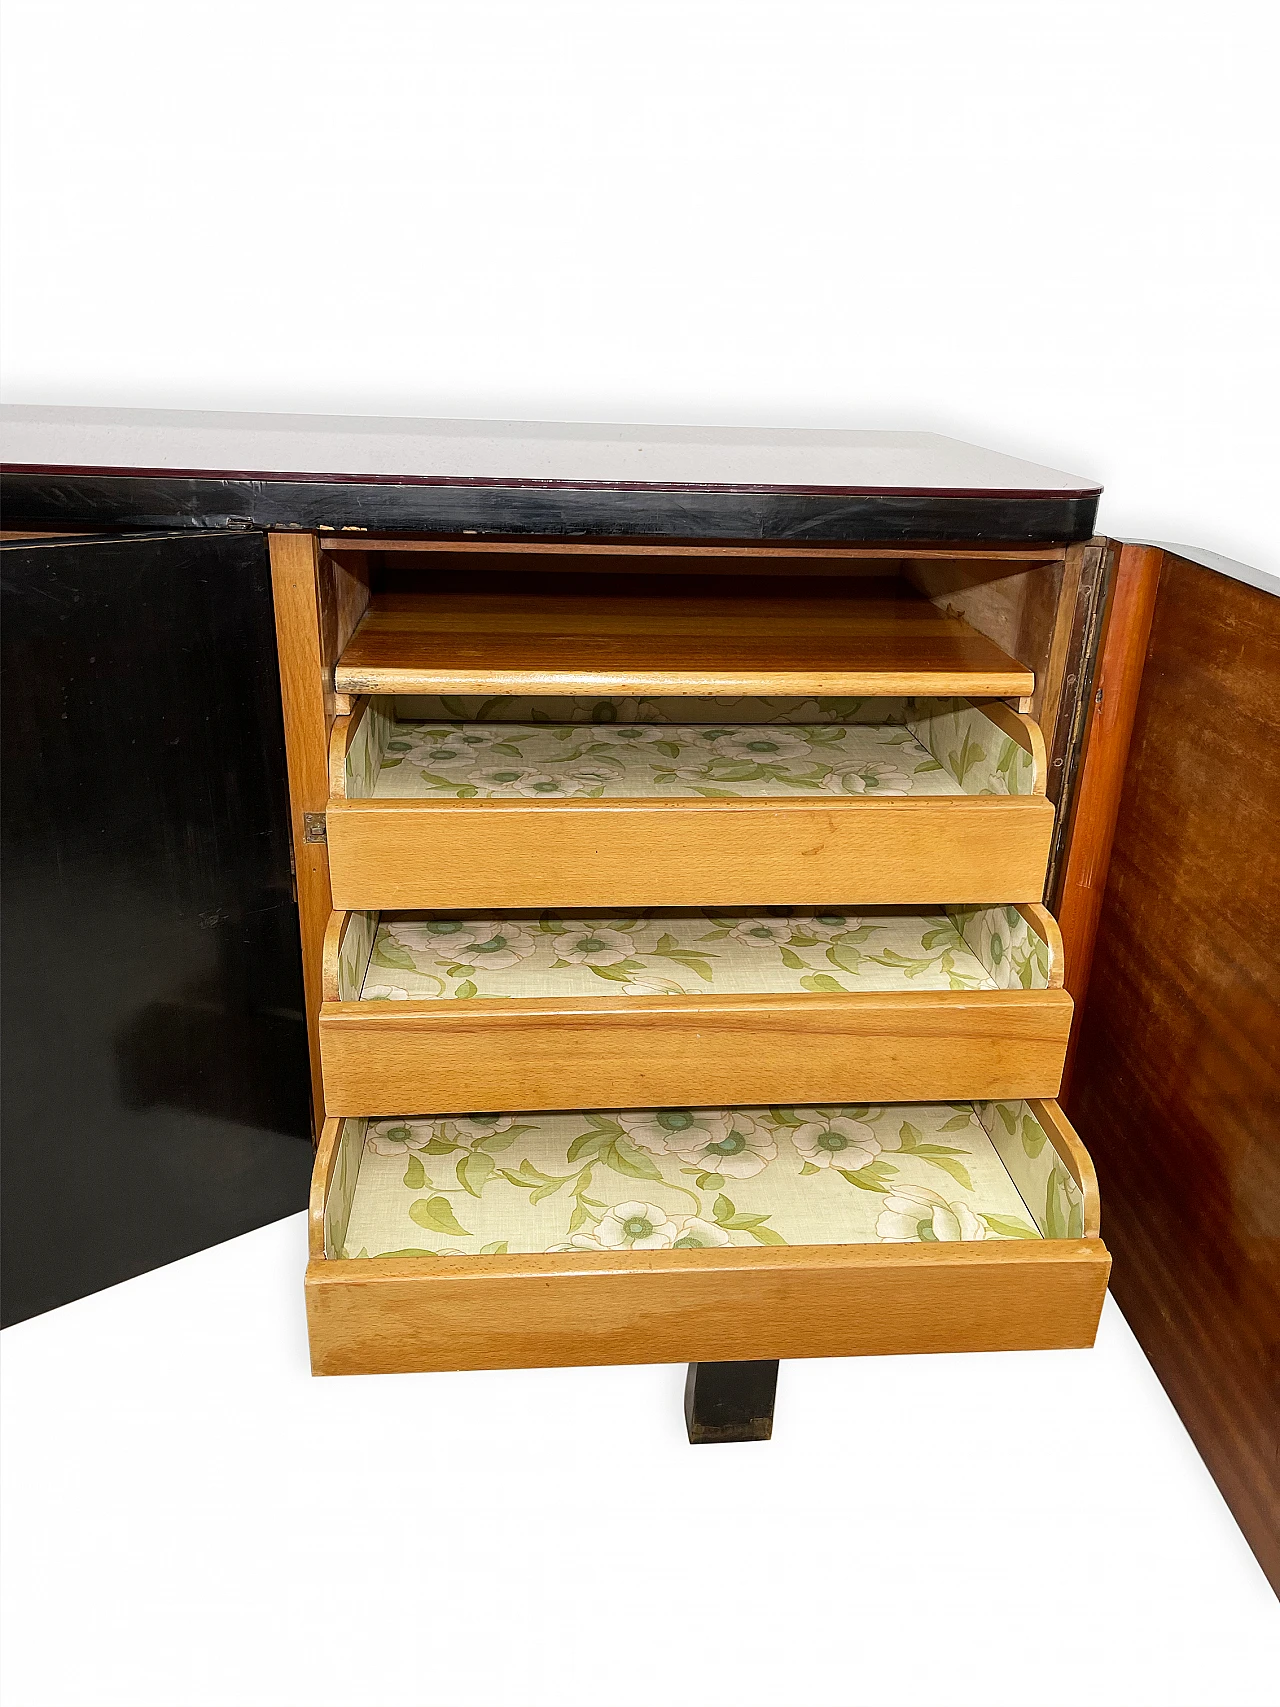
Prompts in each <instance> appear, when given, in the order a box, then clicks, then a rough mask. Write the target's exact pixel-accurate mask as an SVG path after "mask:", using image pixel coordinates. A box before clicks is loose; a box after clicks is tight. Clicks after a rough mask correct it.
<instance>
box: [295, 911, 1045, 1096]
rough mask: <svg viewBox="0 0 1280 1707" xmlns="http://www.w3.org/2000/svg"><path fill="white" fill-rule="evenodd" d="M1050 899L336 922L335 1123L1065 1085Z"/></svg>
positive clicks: (330, 981) (331, 1032)
mask: <svg viewBox="0 0 1280 1707" xmlns="http://www.w3.org/2000/svg"><path fill="white" fill-rule="evenodd" d="M1061 984H1062V969H1061V942H1060V937H1059V934H1058V930H1057V926H1056V925H1055V923H1054V921H1053V919H1052V918H1051V917H1050V915H1049V914H1048V913H1046V912H1045V910H1044V909H1043V908H1042V907H1038V906H1021V907H999V908H994V907H988V908H950V909H947V910H943V909H933V910H924V909H911V910H907V909H885V908H881V909H877V908H870V909H868V908H860V909H858V911H857V912H856V913H854V912H852V911H850V912H848V913H841V912H836V911H835V910H832V911H829V912H821V913H819V912H816V911H810V910H805V909H801V908H779V909H773V910H771V911H769V912H762V913H751V914H747V913H741V912H736V911H730V910H726V909H714V910H713V909H708V910H701V909H684V910H680V911H675V910H672V911H667V912H659V911H653V910H650V911H640V912H633V913H631V914H630V915H628V916H625V917H623V916H620V915H619V914H617V913H612V914H609V915H602V914H577V915H574V916H572V917H569V916H563V917H562V916H559V915H555V914H551V913H542V914H534V913H512V912H508V913H504V914H502V915H499V916H489V917H466V916H461V915H457V914H445V913H430V914H424V913H417V914H389V915H384V916H379V915H378V914H375V913H369V912H361V913H352V914H335V915H334V917H333V920H332V921H331V924H330V928H329V933H328V938H327V942H326V953H325V988H324V994H325V1000H324V1002H323V1005H322V1007H321V1013H320V1049H321V1062H322V1071H323V1078H324V1095H325V1106H326V1109H327V1110H328V1112H329V1113H330V1114H331V1115H382V1116H387V1115H393V1114H395V1113H396V1112H397V1111H398V1110H400V1109H404V1108H432V1109H437V1110H440V1111H442V1112H448V1111H460V1110H466V1109H472V1108H475V1107H476V1106H477V1104H479V1105H482V1106H484V1107H487V1108H526V1109H554V1108H564V1107H582V1108H594V1107H599V1106H601V1105H602V1104H605V1103H612V1104H616V1103H618V1102H625V1103H627V1104H631V1105H635V1106H638V1107H640V1106H646V1105H650V1104H656V1103H668V1102H680V1103H688V1104H692V1105H700V1104H706V1105H710V1104H719V1103H742V1102H751V1103H770V1102H779V1101H782V1100H787V1099H790V1100H795V1099H796V1098H797V1097H800V1098H803V1099H805V1100H806V1101H810V1102H819V1101H829V1100H831V1099H833V1098H848V1097H855V1098H857V1099H858V1100H859V1101H865V1102H871V1101H895V1102H896V1101H933V1100H937V1099H941V1098H950V1097H961V1098H995V1097H1009V1096H1015V1097H1023V1096H1053V1095H1055V1094H1056V1093H1057V1089H1058V1085H1059V1082H1060V1079H1061V1074H1062V1067H1063V1061H1064V1058H1065V1052H1066V1045H1067V1037H1068V1033H1069V1031H1070V1025H1071V1012H1072V1004H1071V999H1070V997H1069V996H1068V995H1067V993H1066V991H1065V990H1064V989H1062V987H1061Z"/></svg>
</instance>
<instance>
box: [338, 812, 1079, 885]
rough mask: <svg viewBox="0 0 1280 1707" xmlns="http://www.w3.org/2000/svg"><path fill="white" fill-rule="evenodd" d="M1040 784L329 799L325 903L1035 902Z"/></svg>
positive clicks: (1047, 819) (1045, 843)
mask: <svg viewBox="0 0 1280 1707" xmlns="http://www.w3.org/2000/svg"><path fill="white" fill-rule="evenodd" d="M1052 832H1053V807H1052V806H1051V805H1050V803H1049V802H1048V801H1047V800H1046V799H1045V798H1044V796H1043V795H1022V796H1017V795H1009V796H1001V795H973V796H964V797H954V798H937V799H916V800H897V799H880V800H875V799H872V800H867V799H849V800H832V801H819V802H814V801H811V800H800V799H795V800H773V799H756V800H716V801H708V800H652V801H628V800H554V801H536V800H535V801H524V800H474V801H473V800H381V799H379V800H335V801H333V802H331V804H330V806H329V812H328V842H329V873H330V881H331V883H332V887H333V900H334V905H335V907H339V908H381V907H385V908H394V907H439V908H456V907H476V908H499V907H500V908H513V907H555V906H562V905H567V904H571V905H573V906H574V907H611V906H614V905H616V904H617V900H618V897H619V895H624V894H625V896H626V898H627V905H628V906H630V907H648V906H673V907H678V906H706V905H713V906H752V905H755V904H761V905H775V904H787V905H813V904H819V905H821V904H823V903H828V902H831V901H833V900H839V901H840V902H841V903H846V904H862V905H873V904H877V905H881V904H882V905H913V904H916V903H921V902H931V901H935V900H937V898H938V897H939V896H941V895H945V896H946V897H947V899H948V900H949V901H952V902H955V903H957V904H971V903H973V904H976V903H993V904H999V903H1005V902H1018V901H1021V902H1034V901H1038V900H1039V899H1040V898H1041V894H1042V891H1043V888H1044V878H1045V867H1046V861H1047V859H1048V853H1049V843H1050V838H1051V836H1052Z"/></svg>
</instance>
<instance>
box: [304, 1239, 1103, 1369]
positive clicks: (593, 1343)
mask: <svg viewBox="0 0 1280 1707" xmlns="http://www.w3.org/2000/svg"><path fill="white" fill-rule="evenodd" d="M1109 1268H1110V1258H1109V1257H1108V1255H1107V1251H1106V1247H1105V1246H1104V1245H1102V1244H1101V1243H1100V1242H1099V1241H1098V1240H1095V1239H1059V1240H1044V1241H1039V1240H1037V1241H1031V1240H1021V1239H1019V1240H1009V1241H1007V1242H1005V1241H995V1240H983V1241H981V1242H976V1243H972V1244H941V1245H938V1244H935V1245H926V1244H916V1245H806V1246H793V1247H789V1248H787V1249H785V1250H779V1249H775V1248H772V1247H771V1248H768V1249H765V1248H761V1249H754V1250H749V1249H741V1248H736V1249H731V1250H701V1251H623V1252H617V1253H609V1254H608V1255H606V1256H603V1257H598V1256H596V1255H594V1254H588V1253H573V1254H570V1255H563V1254H558V1255H547V1256H516V1257H468V1258H466V1259H458V1258H447V1259H436V1260H434V1261H433V1260H432V1259H430V1258H410V1259H408V1260H405V1259H398V1260H391V1259H384V1258H375V1259H372V1260H370V1259H367V1258H366V1259H363V1260H360V1259H356V1260H347V1261H312V1262H311V1263H309V1264H308V1267H307V1282H306V1292H307V1322H308V1327H309V1331H310V1338H311V1366H312V1369H313V1371H314V1372H315V1373H316V1374H317V1375H365V1374H396V1373H402V1372H406V1371H412V1370H433V1369H512V1368H538V1367H546V1366H555V1367H565V1366H571V1365H593V1364H611V1363H686V1362H687V1363H696V1362H700V1361H706V1362H729V1361H734V1360H738V1359H742V1360H746V1359H757V1358H760V1359H764V1358H783V1357H858V1356H893V1355H899V1354H902V1353H905V1352H954V1351H1025V1350H1030V1349H1036V1348H1047V1349H1056V1348H1061V1347H1069V1346H1088V1345H1092V1344H1093V1339H1094V1335H1095V1333H1096V1332H1097V1326H1098V1317H1099V1315H1100V1313H1101V1310H1102V1300H1103V1296H1104V1294H1105V1292H1106V1285H1107V1273H1108V1270H1109Z"/></svg>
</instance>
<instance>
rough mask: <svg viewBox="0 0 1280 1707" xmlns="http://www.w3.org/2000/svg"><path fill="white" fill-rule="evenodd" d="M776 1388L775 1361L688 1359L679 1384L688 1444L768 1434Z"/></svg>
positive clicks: (760, 1437) (766, 1436)
mask: <svg viewBox="0 0 1280 1707" xmlns="http://www.w3.org/2000/svg"><path fill="white" fill-rule="evenodd" d="M777 1392H778V1365H777V1362H776V1361H775V1362H772V1363H769V1362H760V1363H691V1364H690V1365H689V1373H688V1375H687V1377H686V1378H685V1384H684V1421H685V1427H686V1428H687V1429H688V1431H689V1444H690V1446H714V1445H723V1444H725V1443H727V1442H730V1441H735V1440H769V1439H771V1438H772V1436H773V1405H774V1400H775V1398H776V1397H777Z"/></svg>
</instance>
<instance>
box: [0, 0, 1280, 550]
mask: <svg viewBox="0 0 1280 1707" xmlns="http://www.w3.org/2000/svg"><path fill="white" fill-rule="evenodd" d="M4 12H5V14H6V15H7V18H8V20H9V22H8V51H7V55H6V58H5V68H6V75H7V78H8V82H9V93H8V97H7V101H6V103H5V108H4V113H5V123H6V126H7V136H6V138H5V146H4V149H3V164H4V169H5V174H6V178H7V183H8V189H7V201H6V208H7V225H6V236H7V241H6V242H5V244H4V251H3V255H4V268H5V272H4V280H3V282H4V285H5V291H6V295H5V300H6V302H7V312H8V335H7V339H6V341H5V346H4V369H3V380H4V387H5V398H6V400H7V401H9V402H26V403H39V402H59V403H103V404H144V405H146V404H149V405H170V406H174V407H192V406H197V405H198V406H205V407H225V408H250V409H262V410H289V409H305V410H333V411H338V412H341V411H348V412H352V411H354V412H364V413H373V414H378V413H385V414H401V415H464V416H480V417H484V416H488V417H503V416H514V417H524V418H534V419H539V418H540V419H559V420H568V419H582V420H590V419H595V420H606V421H608V420H626V421H640V422H644V421H660V422H661V421H682V422H683V421H713V422H746V423H762V424H774V425H805V426H822V425H829V426H872V427H903V428H929V429H933V430H936V431H941V432H946V433H951V434H953V435H955V436H956V437H959V438H963V439H968V440H971V441H973V442H975V443H979V444H986V445H991V446H994V447H996V448H998V449H1001V450H1005V451H1008V452H1011V453H1013V454H1016V455H1025V456H1030V457H1031V458H1033V459H1034V460H1036V461H1040V462H1045V463H1048V464H1050V465H1051V466H1054V467H1058V468H1062V469H1066V470H1067V471H1069V472H1073V473H1079V474H1084V475H1088V476H1091V477H1094V478H1097V479H1100V480H1101V481H1103V482H1104V483H1105V485H1106V487H1107V489H1108V490H1107V496H1106V497H1105V499H1104V507H1103V509H1102V512H1101V521H1100V525H1101V527H1102V528H1103V529H1104V530H1109V531H1111V532H1114V533H1117V534H1121V535H1125V534H1128V535H1130V536H1149V537H1155V538H1159V539H1169V540H1178V541H1181V542H1182V543H1184V544H1189V545H1195V546H1201V547H1205V548H1208V549H1211V550H1215V551H1218V552H1222V553H1224V554H1226V555H1227V556H1229V557H1235V558H1238V559H1241V560H1242V561H1244V562H1246V563H1251V564H1253V565H1255V566H1256V567H1259V568H1271V569H1277V568H1280V543H1278V542H1277V538H1276V530H1275V526H1274V516H1275V500H1276V493H1275V485H1276V469H1277V466H1278V464H1280V454H1278V453H1280V429H1278V428H1277V416H1278V411H1277V410H1276V407H1275V396H1276V392H1277V380H1278V379H1280V374H1278V373H1277V367H1278V365H1280V364H1278V363H1277V342H1278V339H1277V324H1278V321H1280V316H1278V315H1277V313H1276V301H1275V298H1276V292H1277V280H1278V279H1280V266H1277V261H1278V260H1280V255H1278V253H1277V238H1276V222H1275V218H1274V212H1275V197H1276V179H1275V167H1276V154H1277V141H1276V130H1275V124H1274V114H1275V111H1276V106H1277V102H1276V98H1275V81H1274V72H1275V46H1276V42H1275V35H1274V29H1275V26H1274V19H1275V17H1276V8H1275V7H1274V5H1271V4H1266V3H1264V0H1259V3H1257V4H1242V3H1240V0H1214V3H1213V4H1208V3H1206V0H1198V3H1194V4H1192V3H1189V0H1150V3H1146V4H1140V3H1135V0H1062V3H1059V4H1047V3H1045V0H879V3H874V4H868V3H865V0H845V3H837V4H807V3H804V0H790V3H787V0H771V3H767V4H761V3H759V0H723V3H721V0H505V3H492V0H465V3H459V0H444V3H431V0H358V3H352V0H305V3H303V0H287V3H284V0H182V3H181V4H174V3H173V0H131V3H126V0H61V3H59V0H7V4H6V5H5V7H4Z"/></svg>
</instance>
